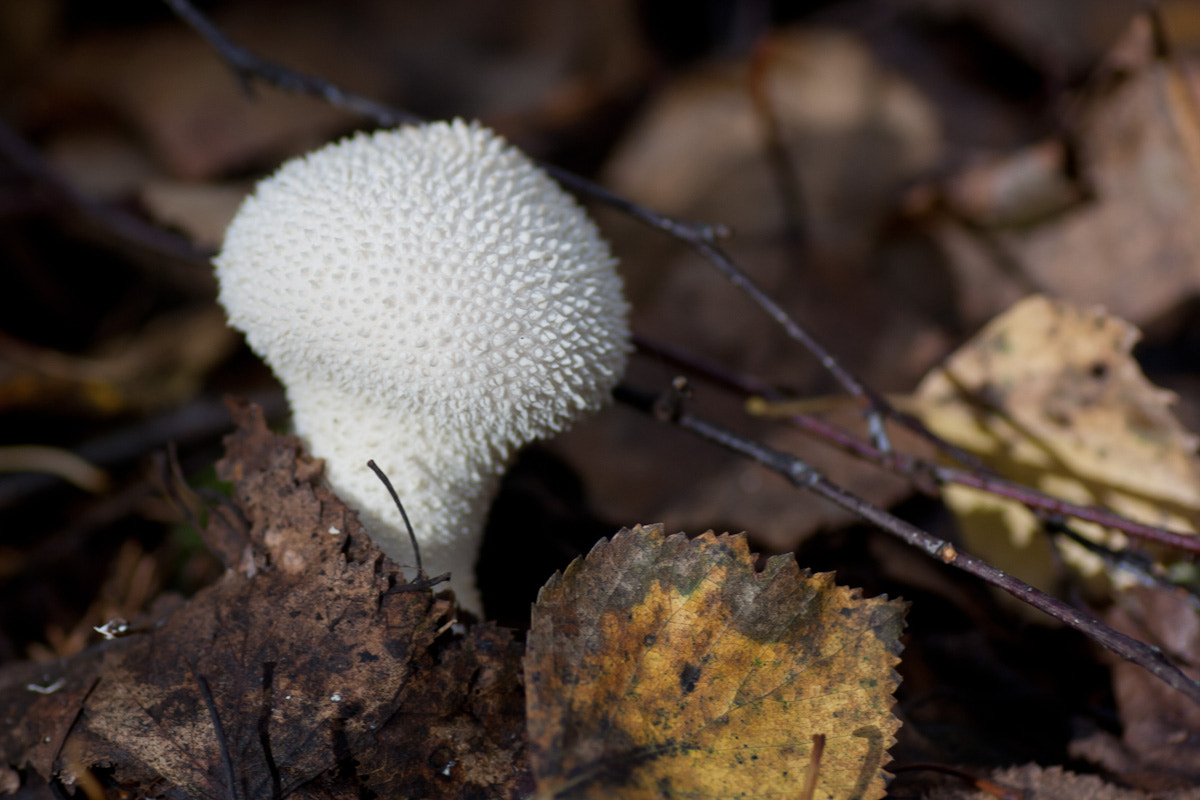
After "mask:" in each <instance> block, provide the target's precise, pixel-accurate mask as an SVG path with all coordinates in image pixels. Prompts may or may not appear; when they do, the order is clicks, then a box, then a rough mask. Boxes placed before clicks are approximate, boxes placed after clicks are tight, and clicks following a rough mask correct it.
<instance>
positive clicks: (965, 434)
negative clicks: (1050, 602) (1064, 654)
mask: <svg viewBox="0 0 1200 800" xmlns="http://www.w3.org/2000/svg"><path fill="white" fill-rule="evenodd" d="M1138 337H1139V333H1138V331H1137V329H1136V328H1135V327H1134V326H1132V325H1130V324H1129V323H1127V322H1125V321H1123V320H1121V319H1118V318H1116V317H1113V316H1111V315H1109V314H1107V313H1105V312H1104V311H1103V310H1101V309H1098V308H1080V307H1077V306H1074V305H1072V304H1070V303H1067V302H1064V301H1056V300H1050V299H1048V298H1046V297H1042V296H1032V297H1028V298H1026V299H1024V300H1022V301H1021V302H1019V303H1017V304H1016V305H1015V306H1013V307H1012V308H1011V309H1009V310H1008V311H1007V312H1005V313H1004V314H1002V315H1000V316H999V317H997V318H996V319H994V320H992V322H990V323H989V324H988V325H987V326H985V327H984V329H983V330H982V331H980V332H979V333H978V334H977V335H976V336H975V337H974V338H973V339H972V340H971V341H969V342H968V343H967V344H965V345H964V346H963V347H961V348H960V349H959V350H958V351H957V352H956V353H954V354H953V355H952V356H951V357H950V358H949V359H948V360H947V361H946V362H945V363H944V364H943V365H942V366H940V367H938V368H936V369H934V370H932V371H931V372H930V373H929V374H928V375H926V376H925V378H924V380H922V382H921V384H920V386H919V387H918V388H917V392H916V394H915V396H914V398H913V400H914V403H915V404H914V405H913V406H912V410H913V411H915V412H916V413H917V414H918V415H919V416H920V417H921V419H922V420H923V421H924V422H925V424H926V425H927V426H929V428H930V429H931V430H933V431H934V432H935V433H937V434H938V435H939V436H941V437H942V438H943V439H946V440H947V441H949V442H953V443H954V444H957V445H958V446H959V447H962V448H964V449H967V450H970V451H971V452H973V453H975V454H976V455H978V456H980V457H981V458H982V459H983V460H984V462H985V463H986V464H987V465H988V466H989V467H991V468H992V469H994V470H995V471H996V472H997V473H999V474H1000V475H1003V476H1004V477H1006V478H1009V479H1011V480H1014V481H1018V482H1021V483H1024V484H1026V485H1029V486H1032V487H1035V488H1037V489H1039V490H1041V491H1043V492H1045V493H1046V494H1050V495H1053V496H1055V497H1059V498H1061V499H1063V500H1067V501H1070V502H1073V503H1080V504H1089V505H1099V506H1106V507H1108V508H1110V509H1112V510H1114V511H1116V512H1118V513H1120V514H1122V515H1125V516H1127V517H1130V518H1132V519H1135V520H1137V521H1139V522H1143V523H1146V524H1150V525H1159V526H1163V527H1168V528H1171V529H1173V530H1177V531H1187V532H1195V531H1196V528H1197V525H1198V524H1200V460H1198V459H1197V457H1196V444H1197V439H1196V437H1195V436H1193V435H1192V434H1191V433H1189V432H1188V431H1187V430H1186V429H1185V428H1184V427H1183V426H1182V425H1181V424H1180V423H1179V421H1178V420H1177V419H1176V418H1175V416H1174V414H1173V413H1172V411H1171V404H1172V403H1173V402H1174V395H1173V394H1172V393H1171V392H1168V391H1165V390H1163V389H1160V388H1158V387H1156V386H1154V385H1153V384H1151V383H1150V382H1149V381H1148V380H1147V379H1146V376H1145V375H1143V374H1142V371H1141V368H1140V367H1139V366H1138V363H1137V361H1136V360H1135V359H1134V358H1133V356H1132V354H1131V353H1132V349H1133V345H1134V344H1135V343H1136V342H1137V339H1138ZM946 501H947V504H948V505H949V506H950V508H951V509H952V510H953V511H954V513H955V514H956V515H957V516H958V519H959V523H960V527H961V528H962V530H963V536H964V539H965V540H966V542H967V544H968V546H969V547H970V548H971V549H972V550H973V551H974V552H976V553H978V554H979V555H981V556H983V557H985V558H988V559H989V560H992V561H994V562H995V563H996V565H997V566H999V567H1001V568H1002V569H1007V570H1010V571H1012V572H1014V573H1016V574H1018V575H1020V576H1021V577H1023V578H1024V579H1026V580H1028V581H1030V582H1031V583H1035V584H1037V585H1041V586H1042V587H1043V588H1046V587H1047V585H1048V583H1047V582H1048V581H1049V579H1050V578H1051V575H1052V569H1051V562H1050V560H1049V552H1048V550H1047V544H1046V542H1045V541H1044V538H1043V537H1041V536H1037V535H1035V532H1036V529H1037V527H1038V521H1037V519H1036V518H1035V517H1034V516H1033V514H1031V513H1030V512H1029V511H1028V510H1027V509H1025V508H1024V507H1023V506H1021V505H1020V504H1019V503H1016V502H1013V501H1009V500H1005V499H1003V498H997V497H995V496H992V495H987V494H985V493H983V492H979V491H976V490H973V489H966V488H963V487H958V486H954V487H948V489H947V492H946ZM1072 526H1073V527H1074V528H1075V529H1076V530H1079V531H1080V532H1081V533H1083V534H1085V535H1086V536H1088V537H1089V538H1092V539H1093V540H1094V541H1096V542H1099V543H1102V544H1105V545H1107V546H1109V547H1112V548H1116V549H1120V548H1122V547H1124V546H1126V544H1127V541H1126V538H1125V537H1124V536H1123V535H1122V534H1120V533H1119V532H1117V531H1113V530H1110V529H1106V528H1103V527H1101V526H1098V525H1093V524H1088V523H1081V522H1072ZM1002 531H1006V532H1007V534H1008V535H1007V536H1004V535H1003V533H1002ZM1062 547H1063V552H1064V555H1065V556H1066V558H1067V560H1068V561H1069V562H1070V563H1072V564H1073V565H1074V566H1076V567H1077V568H1078V569H1080V570H1081V571H1082V572H1083V574H1085V575H1095V574H1099V573H1100V572H1101V571H1102V567H1103V562H1101V561H1100V559H1099V558H1098V557H1097V556H1095V555H1093V554H1092V553H1090V552H1089V551H1087V550H1085V549H1084V548H1083V547H1080V546H1078V545H1076V544H1074V543H1072V542H1070V541H1064V542H1063V543H1062ZM1119 582H1120V581H1119Z"/></svg>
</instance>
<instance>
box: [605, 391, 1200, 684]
mask: <svg viewBox="0 0 1200 800" xmlns="http://www.w3.org/2000/svg"><path fill="white" fill-rule="evenodd" d="M616 397H617V399H618V400H619V401H621V402H623V403H625V404H626V405H628V406H631V407H633V408H636V409H638V410H639V411H643V412H645V413H648V414H652V415H654V416H655V417H657V418H659V419H661V420H663V421H665V422H669V423H671V424H673V425H675V426H677V427H679V428H682V429H683V430H686V431H688V432H690V433H693V434H695V435H697V436H699V437H701V438H702V439H705V440H707V441H710V442H713V443H714V444H717V445H720V446H721V447H724V448H725V449H727V450H731V451H733V452H735V453H738V454H740V455H742V456H745V457H746V458H749V459H750V460H752V461H754V462H756V463H758V464H760V465H762V466H764V467H766V468H767V469H769V470H771V471H772V472H775V473H777V474H778V475H781V476H782V477H783V478H785V479H786V480H787V481H789V482H790V483H791V484H792V485H794V486H797V487H800V488H802V489H807V490H809V491H811V492H813V493H814V494H817V495H819V496H821V497H823V498H825V499H826V500H829V501H830V502H832V503H834V504H836V505H838V506H840V507H842V508H844V509H846V510H848V511H851V512H853V513H854V514H856V515H857V516H859V517H861V518H862V519H865V520H867V521H868V522H870V523H872V524H873V525H875V526H876V527H878V528H880V529H881V530H883V531H885V532H886V533H889V534H891V535H892V536H895V537H897V538H899V539H901V540H902V541H904V542H905V543H907V544H909V545H911V546H912V547H915V548H917V549H918V550H920V551H922V552H924V553H925V554H927V555H929V556H931V557H933V558H935V559H937V560H938V561H941V562H942V563H944V564H949V565H950V566H952V567H955V568H957V569H960V570H963V571H964V572H966V573H968V574H970V575H974V576H975V577H976V578H979V579H980V580H982V581H984V582H985V583H988V584H990V585H992V586H995V587H996V588H997V589H1000V590H1001V591H1004V592H1007V593H1008V594H1011V595H1012V596H1013V597H1016V598H1017V599H1018V600H1021V601H1022V602H1025V603H1027V604H1029V605H1031V606H1033V607H1034V608H1036V609H1038V610H1039V611H1041V612H1043V613H1045V614H1047V615H1048V616H1050V617H1053V618H1054V619H1056V620H1058V621H1059V622H1061V623H1063V624H1064V625H1066V626H1068V627H1070V628H1074V629H1075V630H1077V631H1080V632H1081V633H1083V634H1084V635H1086V636H1087V637H1088V638H1090V639H1092V640H1093V641H1095V642H1096V643H1098V644H1100V645H1101V646H1103V647H1105V648H1106V649H1108V650H1110V651H1112V652H1113V653H1115V654H1117V655H1118V656H1120V657H1121V658H1123V659H1125V660H1127V661H1130V662H1132V663H1134V664H1137V665H1138V666H1140V667H1142V668H1143V669H1145V670H1146V671H1147V672H1149V673H1150V674H1152V675H1154V676H1155V677H1157V678H1158V679H1159V680H1161V681H1163V682H1164V683H1166V684H1167V685H1168V686H1170V687H1171V688H1173V689H1175V690H1177V691H1179V692H1181V693H1182V694H1184V695H1186V696H1187V697H1188V698H1190V699H1191V700H1192V701H1193V702H1195V703H1197V704H1200V683H1198V682H1196V681H1194V680H1192V679H1191V678H1189V677H1188V676H1187V675H1185V674H1184V673H1183V672H1182V671H1181V670H1180V669H1179V668H1178V667H1176V666H1175V665H1174V664H1172V663H1171V662H1170V661H1168V660H1167V658H1166V657H1165V656H1164V655H1163V654H1162V651H1161V650H1159V649H1158V648H1157V647H1152V646H1151V645H1148V644H1146V643H1145V642H1141V641H1138V640H1137V639H1134V638H1133V637H1132V636H1128V635H1126V634H1124V633H1121V632H1120V631H1117V630H1114V629H1112V628H1110V627H1109V626H1107V625H1105V624H1104V623H1103V622H1101V621H1100V620H1098V619H1096V618H1095V617H1093V616H1091V615H1090V614H1087V613H1085V612H1083V611H1080V610H1079V609H1076V608H1072V607H1070V606H1068V605H1066V604H1065V603H1063V602H1062V601H1060V600H1058V599H1056V598H1054V597H1052V596H1050V595H1048V594H1046V593H1045V592H1043V591H1041V590H1040V589H1036V588H1034V587H1033V586H1030V585H1029V584H1027V583H1025V582H1023V581H1020V580H1018V579H1016V578H1014V577H1013V576H1012V575H1009V574H1007V573H1005V572H1002V571H1001V570H999V569H996V568H995V567H993V566H992V565H991V564H988V563H987V562H986V561H981V560H980V559H978V558H975V557H974V556H971V555H968V554H967V553H963V552H960V551H958V550H957V549H956V548H955V547H954V546H953V545H952V544H950V543H949V542H947V541H945V540H942V539H939V538H937V537H936V536H934V535H932V534H930V533H928V532H926V531H923V530H921V529H920V528H918V527H916V526H915V525H912V524H910V523H908V522H905V521H904V520H902V519H900V518H899V517H895V516H893V515H891V514H889V513H888V512H886V511H884V510H883V509H881V508H879V507H878V506H875V505H872V504H871V503H869V502H867V501H866V500H864V499H863V498H861V497H858V496H857V495H855V494H853V493H851V492H848V491H846V490H845V489H843V488H842V487H840V486H838V485H837V484H835V483H833V482H831V481H830V480H829V479H828V478H826V477H825V476H824V475H822V474H821V473H820V472H818V471H817V470H815V469H813V468H812V467H811V466H809V465H808V464H806V463H805V462H803V461H801V460H800V459H798V458H796V457H795V456H793V455H791V454H790V453H784V452H782V451H780V450H775V449H774V448H771V447H768V446H767V445H764V444H761V443H759V442H755V441H751V440H749V439H746V438H744V437H742V436H739V435H738V434H736V433H733V432H732V431H729V430H727V429H725V428H722V427H720V426H718V425H714V424H712V423H710V422H708V421H707V420H703V419H700V418H698V417H694V416H692V415H691V414H689V413H687V412H686V411H684V410H682V408H681V407H680V405H679V404H678V403H663V402H662V398H661V396H660V395H658V394H655V393H652V392H646V391H643V390H640V389H636V388H633V387H629V386H625V385H622V386H619V387H617V390H616ZM663 408H671V409H673V411H672V413H671V414H670V415H669V417H668V415H664V414H663V413H661V410H662V409H663ZM656 412H657V413H656Z"/></svg>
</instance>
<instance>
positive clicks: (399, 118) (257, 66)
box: [163, 0, 421, 128]
mask: <svg viewBox="0 0 1200 800" xmlns="http://www.w3.org/2000/svg"><path fill="white" fill-rule="evenodd" d="M163 2H165V3H166V4H167V5H168V6H170V7H171V10H172V11H174V12H175V13H176V14H177V15H179V17H180V18H181V19H182V20H183V21H184V22H186V23H187V24H188V25H190V26H191V27H192V30H194V31H196V33H198V34H200V36H202V37H203V38H204V40H205V41H207V42H208V43H209V44H210V45H212V47H213V48H214V49H215V50H216V51H217V52H218V53H219V54H220V56H221V58H222V59H224V61H225V62H226V63H227V64H229V66H230V67H231V68H232V69H233V71H234V73H235V74H236V75H237V78H238V81H239V82H241V84H242V87H243V88H244V89H245V90H246V91H247V92H248V93H249V92H250V91H251V83H252V81H253V80H254V79H256V78H257V79H260V80H264V81H266V82H267V83H269V84H271V85H273V86H276V87H278V88H280V89H283V90H284V91H288V92H295V93H297V94H305V95H310V96H313V97H319V98H321V99H322V100H324V101H325V102H326V103H329V105H331V106H333V107H334V108H341V109H345V110H346V111H350V112H352V113H355V114H361V115H362V116H364V117H368V118H370V119H373V120H375V122H377V123H378V124H380V125H382V126H385V127H389V128H391V127H395V126H397V125H412V124H414V123H417V122H421V118H420V117H418V116H417V115H415V114H410V113H408V112H407V111H401V110H399V109H395V108H392V107H390V106H388V105H386V104H384V103H380V102H378V101H375V100H371V99H370V98H368V97H364V96H362V95H359V94H354V93H353V92H346V91H343V90H342V89H340V88H339V87H338V86H337V85H336V84H333V83H331V82H329V81H327V80H324V79H323V78H318V77H316V76H314V75H306V74H304V73H302V72H298V71H296V70H293V69H289V68H287V67H284V66H282V65H280V64H276V63H274V62H272V61H267V60H266V59H263V58H259V57H258V56H256V55H255V54H253V53H251V52H250V51H249V50H247V49H245V48H244V47H241V46H240V45H237V44H235V43H234V42H232V41H231V40H230V39H229V37H228V36H226V35H225V34H224V32H222V31H221V29H220V28H218V27H217V26H216V25H214V24H213V22H212V20H210V19H209V18H208V17H206V16H204V15H203V14H201V13H200V12H199V11H198V10H197V9H196V7H195V6H193V5H192V4H191V3H189V2H187V0H163Z"/></svg>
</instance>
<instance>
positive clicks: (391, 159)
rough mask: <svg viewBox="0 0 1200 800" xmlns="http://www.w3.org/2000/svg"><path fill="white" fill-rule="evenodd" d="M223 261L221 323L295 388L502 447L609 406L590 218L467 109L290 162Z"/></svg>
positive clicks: (615, 369)
mask: <svg viewBox="0 0 1200 800" xmlns="http://www.w3.org/2000/svg"><path fill="white" fill-rule="evenodd" d="M215 263H216V267H217V276H218V279H219V281H220V286H221V289H220V300H221V303H222V305H224V307H225V309H226V311H227V313H228V315H229V319H230V322H231V323H232V324H233V325H234V326H235V327H237V328H239V329H241V330H242V331H244V332H245V334H246V338H247V341H248V342H249V344H250V346H251V347H252V348H253V349H254V350H255V351H256V352H257V353H258V354H259V355H261V356H262V357H263V358H264V359H265V360H266V361H267V362H268V363H269V364H270V365H271V367H272V368H273V369H274V370H275V372H276V374H277V375H278V376H279V378H280V379H281V380H282V381H283V382H284V383H285V384H286V385H287V386H288V387H289V393H291V392H292V391H293V389H295V388H296V386H297V385H298V384H308V385H318V384H320V385H322V386H323V388H324V390H326V391H328V390H332V391H334V392H336V393H338V394H343V395H345V396H347V397H350V398H359V399H361V400H364V401H369V402H370V403H371V404H373V405H381V406H382V407H383V408H385V409H387V410H388V411H390V412H394V413H396V414H402V415H405V416H406V417H410V418H412V417H420V418H422V419H424V420H425V423H426V425H427V426H432V427H434V428H438V429H444V430H445V431H459V432H461V433H460V434H459V435H461V436H462V437H465V438H466V439H471V440H477V443H478V444H479V445H482V446H483V447H485V448H487V449H493V450H495V451H498V452H499V453H500V454H501V455H503V454H504V453H507V452H509V451H510V450H511V449H512V448H514V447H516V446H519V445H521V444H523V443H525V442H527V441H530V440H533V439H536V438H540V437H544V436H548V435H550V434H552V433H554V432H556V431H558V430H561V429H562V428H564V427H566V426H567V425H568V424H569V423H570V421H571V420H572V419H574V418H575V417H576V416H578V415H580V414H581V413H582V412H584V411H586V410H589V409H593V408H595V407H597V406H599V405H601V404H602V403H603V402H604V400H605V399H606V398H607V396H608V394H609V392H610V390H611V389H612V387H613V385H614V384H615V383H616V381H617V379H618V378H619V376H620V374H621V372H622V371H623V369H624V364H625V359H626V356H627V353H628V351H629V349H630V345H629V329H628V321H627V317H628V307H627V304H626V302H625V300H624V297H623V295H622V286H621V280H620V278H619V277H618V275H617V273H616V271H615V260H614V259H613V257H612V255H611V253H610V251H609V249H608V245H607V244H606V243H605V242H604V240H603V239H601V237H600V235H599V233H598V232H597V230H596V227H595V225H594V224H593V223H592V221H591V220H590V219H589V218H588V217H587V215H586V214H585V213H584V211H583V209H582V208H581V207H580V206H579V205H578V204H577V203H576V202H575V200H574V199H573V198H572V197H571V196H570V195H569V194H567V193H566V192H565V191H563V190H562V189H561V188H560V187H559V186H558V184H556V183H555V182H554V181H553V180H552V179H551V178H550V177H549V176H547V175H546V174H545V173H544V172H543V171H542V170H541V169H539V168H538V167H537V166H535V165H534V164H533V163H532V162H531V161H530V160H529V159H528V157H526V156H525V155H524V154H523V153H521V152H520V151H518V150H517V149H515V148H514V147H512V146H510V145H508V144H507V143H506V142H505V141H504V140H503V139H501V138H500V137H499V136H497V135H496V134H494V133H492V132H491V131H489V130H487V129H486V128H483V127H481V126H479V125H477V124H473V123H472V124H467V123H464V122H462V121H461V120H456V121H454V122H451V123H432V124H429V125H423V126H419V127H408V128H402V129H399V130H388V131H380V132H377V133H374V134H370V135H366V134H359V135H356V136H353V137H351V138H347V139H345V140H343V141H341V142H338V143H336V144H332V145H329V146H327V147H325V148H322V149H321V150H318V151H316V152H314V153H311V154H309V155H307V156H305V157H303V158H299V159H296V160H293V161H290V162H288V163H286V164H284V165H283V166H282V167H280V169H279V170H278V171H277V172H276V173H275V174H274V175H273V176H271V177H269V178H267V179H265V180H263V181H262V182H261V183H260V184H259V185H258V187H257V188H256V190H255V192H254V193H253V194H252V195H251V196H250V197H248V198H247V199H246V200H245V202H244V203H243V205H242V207H241V209H240V210H239V211H238V213H237V216H236V218H235V219H234V220H233V222H232V223H231V225H230V227H229V229H228V231H227V233H226V237H225V244H224V247H223V249H222V252H221V254H220V255H219V256H218V257H217V259H216V260H215ZM451 435H453V434H451ZM317 455H321V453H317ZM373 455H375V454H371V453H368V454H365V455H364V461H365V459H366V458H367V457H372V456H373Z"/></svg>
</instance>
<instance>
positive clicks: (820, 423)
mask: <svg viewBox="0 0 1200 800" xmlns="http://www.w3.org/2000/svg"><path fill="white" fill-rule="evenodd" d="M634 340H635V342H636V344H637V347H638V350H639V351H640V352H644V353H647V354H649V355H652V356H653V357H655V358H658V359H660V360H662V361H664V362H666V363H668V364H671V365H672V366H675V367H678V368H679V369H682V370H684V371H685V372H687V373H689V374H691V375H693V376H696V377H698V378H701V379H702V380H704V381H707V382H708V383H711V384H713V385H715V386H719V387H721V388H724V389H726V390H728V391H731V392H735V393H737V394H740V395H742V396H743V397H751V398H753V397H762V398H764V399H766V400H769V401H772V402H776V401H780V400H783V399H785V397H786V396H785V395H784V393H783V392H780V391H779V390H778V389H776V388H775V387H774V386H772V385H770V384H769V383H767V382H766V381H762V380H759V379H758V378H755V377H753V376H748V375H742V374H739V373H736V372H733V371H731V370H727V369H725V368H724V367H722V366H721V365H719V364H715V363H713V362H711V361H708V360H706V359H702V358H698V357H696V356H694V355H693V354H691V353H688V352H685V351H684V350H681V349H679V348H675V347H671V346H670V345H665V344H662V343H660V342H655V341H651V340H648V339H646V338H644V337H640V336H635V337H634ZM784 419H785V420H786V421H787V422H788V423H789V424H791V425H793V426H795V427H796V428H799V429H800V430H803V431H804V432H806V433H809V434H812V435H813V436H816V437H817V438H819V439H821V440H822V441H824V442H826V443H828V444H831V445H833V446H835V447H837V448H838V449H840V450H843V451H845V452H847V453H850V454H851V455H854V456H857V457H859V458H862V459H864V460H866V461H870V462H872V463H875V464H878V465H879V466H881V467H885V468H887V469H890V470H891V471H893V472H895V473H897V474H899V475H904V476H906V477H908V478H910V479H912V480H914V481H916V482H918V483H919V481H920V478H921V477H923V476H927V477H929V478H932V479H933V480H935V481H937V482H938V483H954V484H958V485H960V486H966V487H968V488H972V489H979V490H981V491H985V492H988V493H989V494H994V495H996V496H998V497H1007V498H1009V499H1010V500H1015V501H1017V502H1019V503H1022V504H1024V505H1026V506H1028V507H1029V508H1032V509H1035V510H1037V511H1041V512H1045V513H1046V514H1049V515H1058V516H1063V517H1074V518H1075V519H1079V520H1083V521H1084V522H1094V523H1096V524H1097V525H1103V526H1104V527H1106V528H1113V529H1115V530H1119V531H1121V532H1123V533H1126V534H1128V535H1129V536H1132V537H1134V538H1137V539H1144V540H1146V541H1151V542H1157V543H1159V544H1162V545H1165V546H1167V547H1174V548H1176V549H1179V550H1183V551H1186V552H1190V553H1197V554H1200V537H1198V536H1193V535H1191V534H1187V533H1180V532H1177V531H1172V530H1169V529H1167V528H1161V527H1156V526H1154V525H1146V524H1145V523H1141V522H1138V521H1137V520H1133V519H1129V518H1128V517H1124V516H1121V515H1120V514H1117V513H1116V512H1114V511H1111V510H1109V509H1107V508H1102V507H1100V506H1090V505H1080V504H1078V503H1070V502H1067V501H1066V500H1061V499H1059V498H1057V497H1053V496H1051V495H1048V494H1045V493H1044V492H1041V491H1038V490H1037V489H1034V488H1032V487H1029V486H1026V485H1024V484H1021V483H1014V482H1013V481H1010V480H1007V479H1005V478H1002V477H1000V476H998V475H994V474H991V473H989V472H987V471H986V470H985V469H984V468H983V465H982V464H980V465H979V466H978V467H977V468H976V469H975V470H974V471H972V470H967V469H962V468H960V467H949V466H943V465H941V464H934V463H931V462H929V461H926V460H925V459H922V458H918V457H917V456H913V455H909V454H907V453H901V452H898V451H894V452H892V453H883V452H882V451H880V450H879V449H878V448H876V447H874V446H873V445H872V444H871V443H870V442H867V441H865V440H864V439H862V438H861V437H858V436H855V435H854V434H853V433H851V432H849V431H847V430H845V429H843V428H840V427H838V426H837V425H833V424H831V423H829V422H826V421H825V420H823V419H821V418H820V417H816V416H812V415H810V414H802V413H788V414H786V415H784ZM967 455H968V456H971V458H972V461H977V459H975V458H974V456H973V455H972V454H969V453H968V454H967ZM960 460H963V459H960Z"/></svg>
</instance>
